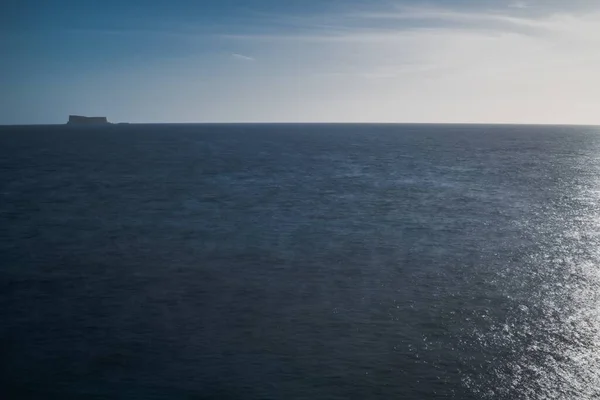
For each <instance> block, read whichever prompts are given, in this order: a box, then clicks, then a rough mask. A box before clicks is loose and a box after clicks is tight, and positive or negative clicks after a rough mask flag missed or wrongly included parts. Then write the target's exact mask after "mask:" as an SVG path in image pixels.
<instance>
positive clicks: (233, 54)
mask: <svg viewBox="0 0 600 400" xmlns="http://www.w3.org/2000/svg"><path fill="white" fill-rule="evenodd" d="M231 57H233V58H235V59H236V60H242V61H255V60H256V59H255V58H254V57H250V56H245V55H243V54H239V53H231Z"/></svg>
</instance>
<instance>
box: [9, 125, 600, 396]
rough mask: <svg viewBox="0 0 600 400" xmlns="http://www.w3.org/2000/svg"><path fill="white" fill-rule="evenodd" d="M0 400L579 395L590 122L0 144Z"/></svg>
mask: <svg viewBox="0 0 600 400" xmlns="http://www.w3.org/2000/svg"><path fill="white" fill-rule="evenodd" d="M0 321H1V322H0V345H1V348H2V355H1V357H0V373H1V378H0V379H1V381H0V387H1V389H0V390H1V391H2V392H3V393H4V394H3V395H2V398H39V399H51V398H55V399H71V398H86V399H92V398H98V399H99V398H116V399H313V400H314V399H444V398H449V399H452V398H454V399H488V398H489V399H515V400H517V399H540V400H541V399H581V400H584V399H597V398H600V128H590V127H539V126H538V127H536V126H459V125H454V126H444V125H438V126H436V125H127V126H107V127H97V128H96V127H87V128H81V127H79V128H77V127H71V126H69V127H66V126H48V127H43V126H40V127H5V128H1V129H0Z"/></svg>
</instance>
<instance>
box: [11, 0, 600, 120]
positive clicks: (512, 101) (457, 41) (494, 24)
mask: <svg viewBox="0 0 600 400" xmlns="http://www.w3.org/2000/svg"><path fill="white" fill-rule="evenodd" d="M68 114H83V115H104V116H107V117H108V118H109V120H111V121H115V122H119V121H130V122H221V121H222V122H258V121H266V122H276V121H281V122H313V121H314V122H478V123H564V124H571V123H572V124H600V2H598V1H592V0H589V1H588V0H572V1H568V2H567V1H558V0H523V1H505V0H479V1H475V0H472V1H469V0H430V1H414V0H413V1H411V0H374V1H358V0H290V1H281V0H255V1H251V0H246V1H244V0H215V1H191V0H185V1H174V0H170V1H164V0H144V1H141V0H130V1H121V0H104V1H86V0H64V1H42V0H7V1H5V2H3V3H2V5H0V124H29V123H62V122H66V119H67V115H68Z"/></svg>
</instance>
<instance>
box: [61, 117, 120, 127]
mask: <svg viewBox="0 0 600 400" xmlns="http://www.w3.org/2000/svg"><path fill="white" fill-rule="evenodd" d="M109 123H110V122H108V120H107V119H106V117H84V116H82V115H69V122H67V124H68V125H71V124H85V125H103V124H109Z"/></svg>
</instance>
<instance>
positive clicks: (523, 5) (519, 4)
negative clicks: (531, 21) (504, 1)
mask: <svg viewBox="0 0 600 400" xmlns="http://www.w3.org/2000/svg"><path fill="white" fill-rule="evenodd" d="M508 7H510V8H519V9H525V8H529V4H528V3H526V2H524V1H515V2H513V3H510V4H509V5H508Z"/></svg>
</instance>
